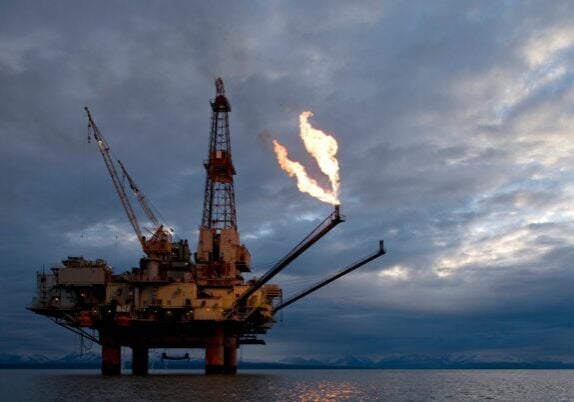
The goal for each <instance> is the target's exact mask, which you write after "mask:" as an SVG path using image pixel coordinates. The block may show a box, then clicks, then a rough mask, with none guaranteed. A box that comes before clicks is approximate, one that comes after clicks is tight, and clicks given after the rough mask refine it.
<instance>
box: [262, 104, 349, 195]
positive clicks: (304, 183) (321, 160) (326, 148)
mask: <svg viewBox="0 0 574 402" xmlns="http://www.w3.org/2000/svg"><path fill="white" fill-rule="evenodd" d="M311 116H313V113H311V112H308V111H307V112H303V113H301V115H299V128H300V133H299V135H300V137H301V139H302V140H303V143H304V144H305V149H306V150H307V152H309V154H311V156H313V157H314V158H315V160H316V161H317V164H318V165H319V169H321V171H322V172H323V173H325V174H326V175H327V177H328V178H329V181H330V182H331V189H330V190H325V189H323V188H322V187H321V186H319V184H318V183H317V181H316V180H314V179H313V178H311V177H309V175H308V174H307V171H306V170H305V167H303V165H301V164H300V163H299V162H294V161H292V160H290V159H289V157H288V153H287V148H285V147H284V146H283V145H281V144H279V142H278V141H276V140H273V145H274V150H275V154H276V155H277V161H278V162H279V166H281V169H283V170H284V171H285V172H287V174H289V176H291V177H295V179H296V180H297V188H298V189H299V191H301V192H304V193H308V194H310V195H311V196H313V197H315V198H317V199H319V200H321V201H323V202H328V203H330V204H333V205H339V204H340V202H339V198H338V195H339V185H340V181H339V162H338V161H337V158H336V157H335V156H336V155H337V150H338V145H337V141H336V140H335V138H333V137H331V136H330V135H328V134H325V133H324V132H322V131H321V130H317V129H316V128H313V127H312V126H311V124H310V123H309V121H308V119H309V117H311Z"/></svg>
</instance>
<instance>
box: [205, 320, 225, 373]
mask: <svg viewBox="0 0 574 402" xmlns="http://www.w3.org/2000/svg"><path fill="white" fill-rule="evenodd" d="M223 346H224V345H223V328H220V327H218V328H216V329H215V331H214V334H213V336H212V337H211V338H210V339H209V340H208V341H207V347H206V348H205V374H221V373H223V372H224V357H223V356H224V355H223V353H224V352H223V349H224V347H223Z"/></svg>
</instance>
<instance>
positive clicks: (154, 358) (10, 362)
mask: <svg viewBox="0 0 574 402" xmlns="http://www.w3.org/2000/svg"><path fill="white" fill-rule="evenodd" d="M100 364H101V358H100V355H99V353H95V352H88V353H83V354H80V353H72V354H69V355H66V356H64V357H61V358H48V357H46V356H43V355H40V354H33V355H15V354H0V369H99V368H100ZM150 366H151V367H152V368H155V369H163V368H167V369H202V368H203V367H204V361H203V360H201V359H192V360H189V361H187V360H180V361H162V360H161V354H159V353H154V352H152V354H151V355H150ZM125 368H127V369H130V368H131V361H130V360H127V361H126V362H125ZM239 369H243V370H245V369H574V363H564V362H559V361H550V360H532V361H527V360H515V359H507V360H497V359H492V358H490V359H488V358H484V357H480V356H475V355H456V356H454V355H445V356H423V355H405V356H398V357H389V358H384V359H380V360H373V359H368V358H358V357H344V358H336V359H321V360H319V359H307V358H304V357H290V358H286V359H282V360H279V361H276V362H254V361H241V362H239Z"/></svg>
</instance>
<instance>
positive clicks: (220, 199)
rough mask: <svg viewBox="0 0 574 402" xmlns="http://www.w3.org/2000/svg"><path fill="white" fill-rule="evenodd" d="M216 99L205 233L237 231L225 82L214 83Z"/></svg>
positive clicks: (203, 222)
mask: <svg viewBox="0 0 574 402" xmlns="http://www.w3.org/2000/svg"><path fill="white" fill-rule="evenodd" d="M215 88H216V96H215V99H214V100H212V101H211V102H210V103H211V109H212V114H211V134H210V137H209V153H208V155H207V161H206V162H204V166H205V170H206V171H207V172H206V173H207V174H206V177H205V193H204V200H203V219H202V221H201V228H202V229H236V230H237V218H236V214H235V192H234V190H233V176H234V175H235V168H234V167H233V161H232V159H231V138H230V137H231V136H230V133H229V112H231V105H230V104H229V101H228V100H227V98H226V97H225V87H224V86H223V80H222V79H221V78H218V79H217V80H216V81H215Z"/></svg>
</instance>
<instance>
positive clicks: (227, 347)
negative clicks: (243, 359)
mask: <svg viewBox="0 0 574 402" xmlns="http://www.w3.org/2000/svg"><path fill="white" fill-rule="evenodd" d="M237 349H238V344H237V337H236V336H226V337H225V342H224V349H223V361H224V372H225V374H237Z"/></svg>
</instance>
